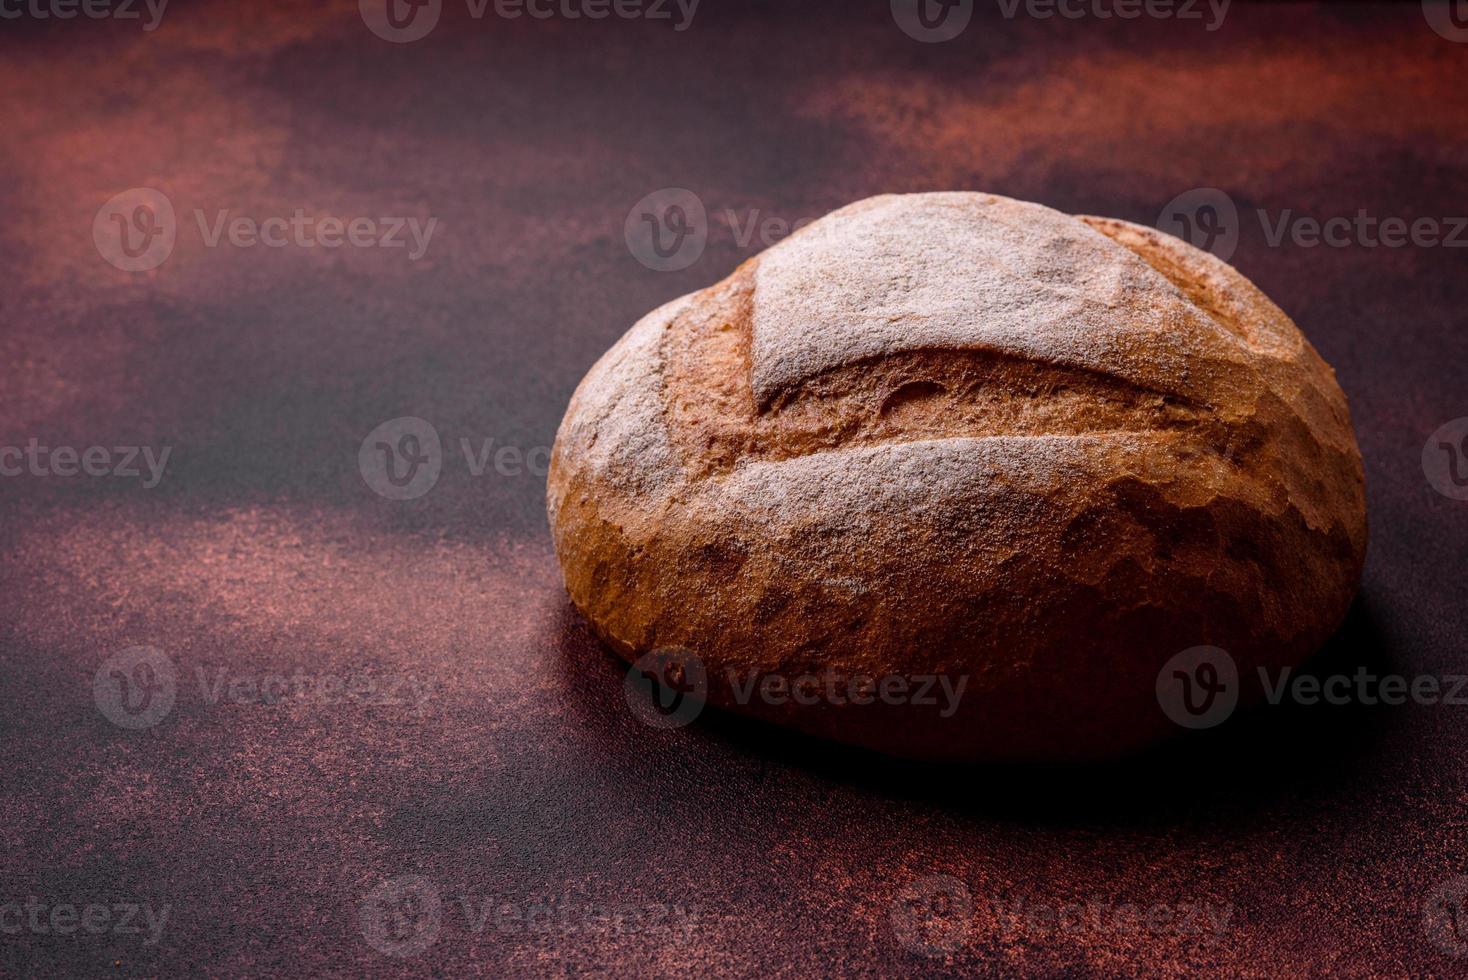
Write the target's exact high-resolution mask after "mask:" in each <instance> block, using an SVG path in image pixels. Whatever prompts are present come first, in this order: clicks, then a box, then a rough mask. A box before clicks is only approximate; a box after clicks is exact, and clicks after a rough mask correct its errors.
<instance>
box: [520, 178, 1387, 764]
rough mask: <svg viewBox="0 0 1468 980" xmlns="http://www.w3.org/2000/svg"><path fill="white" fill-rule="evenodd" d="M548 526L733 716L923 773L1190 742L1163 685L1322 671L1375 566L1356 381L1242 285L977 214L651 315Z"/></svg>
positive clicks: (762, 270)
mask: <svg viewBox="0 0 1468 980" xmlns="http://www.w3.org/2000/svg"><path fill="white" fill-rule="evenodd" d="M548 492H549V509H550V517H551V527H552V532H553V534H554V537H555V541H556V548H557V554H558V556H559V558H560V562H561V567H562V570H563V573H564V575H565V579H566V585H567V589H568V591H569V593H570V595H571V598H572V600H573V602H574V603H575V604H576V605H577V607H578V608H579V609H580V610H581V611H582V613H583V614H584V615H585V616H586V617H587V619H588V620H589V621H590V622H591V624H592V625H593V627H594V628H595V629H596V630H597V632H598V633H599V635H601V636H602V637H603V638H604V639H605V640H607V641H608V642H609V643H610V644H611V645H612V646H613V647H614V648H615V649H617V651H618V652H619V653H621V654H622V655H623V656H625V657H628V658H629V659H631V658H635V657H636V656H638V655H640V654H641V653H645V652H647V651H649V650H652V649H655V648H658V647H664V646H680V647H685V648H687V649H689V650H691V651H693V652H694V653H695V654H696V655H697V656H698V657H699V658H700V659H701V660H703V661H704V663H705V665H706V666H707V667H708V673H709V677H710V700H711V701H713V702H714V703H716V704H721V705H724V706H735V707H738V708H739V710H744V711H747V712H749V713H753V714H756V715H759V716H761V717H764V718H767V719H769V720H774V721H777V722H781V723H786V724H790V725H793V726H795V727H797V728H800V729H802V730H806V731H809V732H812V733H815V734H818V735H822V736H826V737H832V738H837V739H840V740H844V741H849V742H854V743H858V744H862V745H866V746H869V747H872V748H876V749H879V750H883V751H888V752H894V753H898V754H904V755H913V756H918V757H928V758H972V759H1054V758H1076V757H1085V756H1095V755H1106V754H1111V753H1115V752H1119V751H1125V750H1128V749H1131V748H1135V747H1138V746H1140V745H1143V744H1145V743H1147V742H1148V741H1151V740H1152V739H1154V738H1156V737H1158V736H1159V735H1161V734H1163V733H1165V732H1166V730H1167V725H1168V723H1167V721H1166V719H1165V717H1164V716H1163V715H1162V714H1161V712H1160V710H1159V708H1158V706H1157V704H1156V700H1155V686H1154V685H1155V681H1156V675H1157V671H1158V669H1159V668H1160V667H1161V665H1162V664H1163V663H1164V662H1165V661H1166V660H1167V659H1168V658H1169V657H1171V656H1172V655H1173V654H1175V653H1177V652H1178V651H1180V650H1182V649H1185V648H1188V647H1192V646H1199V645H1213V646H1220V647H1223V648H1225V649H1227V650H1229V651H1230V653H1231V654H1232V655H1233V656H1234V657H1235V659H1236V660H1237V661H1238V663H1239V666H1240V670H1241V673H1246V674H1252V673H1253V667H1254V666H1258V665H1269V666H1275V665H1284V664H1291V663H1296V662H1298V661H1300V660H1301V659H1303V658H1304V657H1306V656H1308V654H1309V653H1310V652H1312V651H1313V650H1314V649H1315V648H1316V647H1317V646H1318V645H1319V643H1321V642H1322V641H1323V640H1324V639H1325V638H1326V636H1328V635H1329V633H1330V632H1331V630H1332V629H1333V628H1334V627H1335V625H1336V624H1337V623H1338V622H1339V620H1340V618H1341V616H1343V615H1344V612H1345V609H1346V606H1347V605H1348V604H1349V601H1350V599H1351V597H1352V595H1353V593H1354V590H1355V586H1356V582H1357V580H1358V578H1359V574H1360V569H1361V564H1362V560H1363V557H1364V551H1365V540H1366V537H1365V536H1366V530H1365V513H1364V497H1363V492H1362V471H1361V461H1360V456H1359V452H1358V450H1357V448H1356V443H1355V437H1354V434H1353V433H1352V430H1351V426H1350V421H1349V415H1348V412H1347V409H1346V403H1345V398H1344V396H1343V395H1342V393H1341V392H1340V389H1339V387H1338V386H1337V385H1336V383H1335V380H1334V375H1333V373H1332V372H1331V370H1330V368H1329V367H1328V366H1327V365H1326V364H1325V363H1324V362H1323V361H1322V360H1321V359H1320V357H1319V356H1318V355H1317V354H1316V353H1315V351H1314V350H1313V348H1311V347H1310V345H1309V344H1308V342H1306V341H1305V340H1304V338H1303V337H1302V336H1301V334H1300V333H1299V331H1298V330H1297V329H1296V327H1295V326H1294V324H1293V323H1291V322H1290V320H1289V318H1288V317H1287V316H1285V314H1284V313H1283V312H1282V311H1280V310H1279V308H1278V307H1277V306H1275V305H1274V304H1273V303H1272V302H1270V301H1269V299H1268V298H1267V297H1265V296H1264V295H1263V294H1262V293H1260V292H1259V290H1258V289H1256V288H1255V287H1254V286H1253V285H1252V284H1250V283H1249V282H1248V281H1247V280H1246V279H1244V278H1243V277H1242V276H1241V275H1240V274H1239V273H1238V272H1236V271H1235V270H1233V269H1232V268H1231V267H1229V266H1227V265H1226V264H1224V263H1222V262H1219V261H1218V260H1216V259H1214V258H1213V257H1212V256H1210V255H1208V254H1206V253H1203V252H1201V251H1198V250H1196V249H1194V248H1192V247H1191V246H1189V245H1187V244H1185V243H1183V242H1181V241H1178V240H1176V239H1173V238H1171V237H1169V236H1165V235H1162V234H1160V233H1158V232H1156V231H1153V230H1151V229H1147V228H1143V227H1139V226H1136V225H1131V224H1128V223H1126V222H1120V221H1115V220H1111V219H1105V218H1091V217H1080V218H1076V217H1070V216H1067V215H1064V214H1061V213H1059V212H1056V211H1053V210H1050V209H1048V208H1044V207H1041V206H1039V205H1034V204H1027V203H1023V202H1018V201H1011V200H1008V199H1005V198H1001V197H996V196H993V195H984V194H916V195H901V196H884V197H879V198H873V199H870V200H868V201H862V202H859V203H857V204H854V205H851V206H850V207H847V208H844V209H842V210H840V211H837V212H835V213H833V214H832V215H829V216H827V217H826V218H824V219H822V220H821V221H819V222H816V223H815V224H813V225H810V226H809V227H807V228H805V229H803V230H802V231H800V232H798V233H797V234H796V235H794V236H792V237H791V238H790V239H787V240H786V241H785V242H782V243H781V244H779V245H777V246H775V247H773V248H771V249H769V250H767V251H766V252H764V253H762V254H761V255H759V256H756V257H754V258H753V259H751V260H749V261H748V262H746V263H745V264H744V265H743V266H741V267H740V268H739V269H738V270H736V271H735V272H734V274H733V275H731V276H730V277H729V278H728V279H726V280H725V281H723V282H721V283H719V284H717V285H715V286H712V287H710V288H709V289H706V290H704V291H702V292H700V293H696V294H693V295H692V296H688V297H684V298H683V299H680V300H677V301H675V302H674V303H671V304H668V305H667V306H664V307H662V308H661V309H659V310H657V311H655V312H654V313H652V314H649V316H648V317H646V318H644V319H643V320H642V321H640V322H639V323H638V324H637V325H636V326H635V327H633V328H632V330H631V331H629V333H628V334H627V335H626V336H625V337H624V338H623V339H622V340H621V341H619V342H618V344H617V345H616V346H614V347H613V348H612V350H611V351H609V352H608V353H607V355H606V356H605V357H603V359H602V360H601V361H600V362H598V364H597V365H596V366H595V367H594V368H593V369H592V370H591V372H590V373H589V374H588V375H587V377H586V379H585V380H584V381H583V382H582V384H581V386H580V388H578V390H577V393H576V395H575V396H574V397H573V399H572V402H571V406H570V408H569V409H568V411H567V414H566V418H565V420H564V421H563V423H562V426H561V430H560V432H559V434H558V436H557V439H556V445H555V449H554V452H553V456H552V463H551V472H550V478H549V491H548ZM730 670H733V671H736V672H739V673H740V675H741V676H743V675H744V674H745V673H747V672H750V671H753V672H756V673H759V674H782V675H790V676H793V675H796V674H800V673H804V672H809V671H817V670H831V671H839V672H847V673H862V674H869V675H874V676H884V675H903V676H911V675H917V674H929V673H950V674H958V675H962V676H965V677H967V678H969V680H968V686H967V688H966V691H965V694H964V696H963V698H962V700H961V702H960V707H959V710H958V711H957V712H955V713H954V714H952V715H951V716H950V717H945V718H939V717H937V716H936V713H935V712H924V711H922V710H919V709H917V708H915V707H914V706H912V705H907V706H903V707H900V708H899V707H892V706H883V705H871V706H865V707H862V708H860V709H858V708H856V707H854V706H851V705H845V706H839V705H832V704H821V705H815V706H798V707H797V706H792V705H788V704H787V705H769V704H762V703H759V702H758V699H756V700H755V701H754V702H752V703H750V704H748V705H744V706H736V705H734V703H733V699H732V697H731V696H730V693H731V692H730V691H728V690H727V689H726V685H725V684H724V683H723V679H724V678H725V677H727V676H728V672H729V671H730Z"/></svg>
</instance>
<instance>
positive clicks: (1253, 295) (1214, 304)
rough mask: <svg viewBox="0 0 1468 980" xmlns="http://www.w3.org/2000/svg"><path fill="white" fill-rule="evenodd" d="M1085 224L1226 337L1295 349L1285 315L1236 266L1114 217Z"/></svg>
mask: <svg viewBox="0 0 1468 980" xmlns="http://www.w3.org/2000/svg"><path fill="white" fill-rule="evenodd" d="M1080 220H1081V221H1084V222H1085V223H1086V224H1088V225H1090V226H1091V227H1092V228H1094V229H1095V230H1096V231H1098V232H1100V233H1101V234H1103V235H1105V236H1106V237H1107V238H1109V239H1111V240H1112V241H1114V242H1116V244H1118V245H1120V246H1122V247H1123V248H1125V249H1127V250H1128V251H1130V252H1131V253H1132V254H1134V255H1136V256H1137V258H1139V259H1141V260H1142V261H1143V262H1146V263H1147V264H1148V265H1149V266H1151V267H1152V268H1153V269H1154V270H1156V272H1157V274H1158V275H1160V276H1162V277H1163V278H1164V279H1166V280H1167V281H1168V282H1169V283H1171V284H1172V286H1173V288H1175V289H1176V290H1177V291H1178V292H1180V293H1182V295H1183V296H1184V297H1185V298H1186V299H1187V300H1188V302H1190V303H1192V305H1193V306H1194V307H1196V308H1197V309H1198V311H1199V312H1200V313H1202V314H1203V315H1204V316H1206V317H1207V318H1208V319H1209V320H1210V321H1211V322H1212V323H1213V324H1214V325H1215V326H1216V327H1218V328H1219V330H1220V331H1221V332H1222V333H1224V334H1225V335H1227V336H1229V337H1233V338H1237V339H1238V340H1242V341H1243V342H1244V343H1246V344H1248V345H1249V346H1250V347H1253V348H1255V349H1266V348H1269V349H1278V350H1294V349H1295V348H1296V347H1298V345H1291V344H1290V343H1289V342H1288V340H1287V338H1289V337H1292V336H1293V335H1294V329H1293V326H1292V324H1291V323H1290V322H1289V318H1288V317H1286V316H1285V314H1284V311H1283V310H1281V309H1280V308H1279V307H1278V306H1276V305H1275V304H1274V303H1273V302H1272V301H1271V300H1270V299H1269V298H1268V297H1267V296H1265V295H1264V294H1263V293H1262V292H1260V291H1259V289H1258V288H1257V287H1255V286H1254V284H1253V283H1251V282H1249V281H1248V280H1247V279H1245V278H1244V277H1243V275H1242V274H1240V273H1239V272H1238V270H1237V269H1234V268H1233V267H1232V266H1230V265H1228V264H1226V263H1224V262H1221V261H1219V260H1218V259H1216V258H1215V257H1214V256H1212V255H1210V254H1209V253H1207V252H1203V251H1200V250H1198V249H1196V248H1194V247H1192V246H1191V245H1188V244H1186V243H1185V242H1183V241H1181V240H1180V239H1176V238H1173V237H1172V236H1171V235H1167V234H1164V233H1162V232H1159V231H1157V230H1155V229H1152V228H1144V227H1142V226H1141V225H1134V224H1131V223H1130V222H1126V221H1118V220H1116V219H1115V218H1093V217H1089V216H1085V215H1082V216H1080Z"/></svg>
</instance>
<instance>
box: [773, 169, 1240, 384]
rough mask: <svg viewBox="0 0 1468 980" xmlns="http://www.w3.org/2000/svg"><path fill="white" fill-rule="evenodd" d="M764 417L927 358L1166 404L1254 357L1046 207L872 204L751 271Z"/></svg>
mask: <svg viewBox="0 0 1468 980" xmlns="http://www.w3.org/2000/svg"><path fill="white" fill-rule="evenodd" d="M749 276H750V278H751V279H752V281H753V284H754V285H753V288H754V299H753V302H752V306H751V309H750V317H749V320H750V327H749V330H750V335H751V349H752V351H753V358H752V361H751V382H750V383H751V386H752V388H753V392H754V398H755V400H756V402H757V403H759V405H760V406H761V407H762V408H763V407H765V406H768V405H773V404H775V403H777V402H778V400H779V399H781V398H783V397H785V396H786V395H787V394H788V393H789V392H791V391H796V390H799V389H800V388H802V387H804V386H805V385H806V383H807V382H808V381H809V380H810V379H812V378H814V377H815V376H817V375H819V374H821V373H822V372H826V371H831V370H834V369H839V368H843V367H847V366H850V365H852V364H856V363H858V362H863V363H871V362H872V359H876V358H880V359H887V358H892V357H897V356H900V355H904V354H909V353H914V352H921V351H932V350H948V351H976V352H985V351H988V352H994V353H996V354H999V355H1003V356H1007V357H1011V358H1017V359H1027V360H1032V361H1036V362H1041V363H1045V364H1047V365H1057V366H1059V365H1063V366H1065V367H1068V368H1072V369H1075V370H1080V371H1088V372H1095V373H1097V374H1104V375H1108V376H1111V377H1113V378H1115V379H1118V380H1120V381H1122V382H1125V383H1129V384H1133V385H1137V386H1141V387H1145V388H1147V389H1155V390H1160V391H1165V392H1167V393H1169V394H1172V395H1179V396H1182V395H1187V394H1189V393H1191V392H1195V391H1196V389H1195V388H1194V387H1193V386H1192V382H1191V380H1190V378H1189V369H1190V368H1191V367H1192V366H1193V365H1195V364H1196V363H1198V362H1199V361H1200V360H1212V361H1218V362H1226V361H1234V362H1238V361H1240V360H1241V359H1242V358H1245V357H1247V354H1248V348H1247V347H1246V346H1245V345H1244V344H1241V343H1240V341H1239V338H1238V337H1237V336H1236V335H1234V334H1233V333H1231V332H1229V331H1225V330H1220V329H1219V327H1218V325H1217V324H1216V323H1215V322H1214V321H1213V320H1212V319H1210V318H1209V316H1208V315H1207V314H1206V313H1205V312H1204V311H1202V310H1201V309H1199V308H1198V307H1197V306H1196V305H1195V304H1194V303H1193V302H1191V301H1190V300H1189V299H1188V297H1187V296H1185V295H1184V294H1183V293H1182V292H1181V291H1180V290H1179V289H1178V288H1176V287H1175V286H1174V285H1173V284H1172V283H1170V282H1169V281H1168V280H1167V279H1166V278H1165V277H1164V276H1163V275H1162V274H1161V273H1159V272H1158V271H1157V270H1156V269H1155V268H1153V266H1152V265H1150V264H1149V263H1148V262H1147V261H1146V260H1145V259H1144V258H1143V257H1142V256H1140V255H1138V254H1136V252H1134V251H1133V250H1132V249H1130V248H1128V247H1125V246H1124V245H1121V244H1119V243H1118V242H1116V241H1114V240H1113V239H1112V238H1111V237H1109V236H1108V235H1106V234H1102V233H1099V232H1098V231H1097V230H1096V229H1095V228H1093V227H1092V226H1091V225H1089V224H1087V223H1085V222H1083V221H1080V220H1077V219H1076V218H1073V217H1071V216H1069V215H1065V214H1061V213H1060V212H1058V211H1054V210H1052V209H1050V208H1046V207H1042V206H1040V205H1035V204H1026V203H1024V202H1019V201H1008V200H1005V199H1002V198H996V197H992V196H986V195H974V194H918V195H908V196H899V197H886V198H876V199H873V200H871V201H867V202H862V203H861V204H858V205H853V206H852V207H850V208H847V209H843V210H842V211H839V212H837V213H835V214H833V215H829V216H827V217H826V218H824V219H822V220H821V221H818V222H816V223H815V224H813V225H810V226H808V227H806V228H805V229H803V230H802V231H801V232H800V233H799V234H796V235H792V236H791V237H789V238H787V239H786V240H785V241H783V242H780V243H779V244H778V245H776V246H774V247H773V248H770V249H769V250H767V251H766V252H764V253H763V254H761V255H760V256H759V257H758V258H757V259H756V260H754V261H753V262H752V263H751V269H750V270H749Z"/></svg>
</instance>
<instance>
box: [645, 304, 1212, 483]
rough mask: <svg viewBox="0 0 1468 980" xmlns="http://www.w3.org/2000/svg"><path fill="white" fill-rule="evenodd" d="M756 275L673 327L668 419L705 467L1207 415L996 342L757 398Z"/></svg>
mask: <svg viewBox="0 0 1468 980" xmlns="http://www.w3.org/2000/svg"><path fill="white" fill-rule="evenodd" d="M751 292H752V291H751V288H750V285H749V283H748V281H747V277H736V278H735V279H734V280H733V281H732V282H731V283H728V284H725V285H722V286H719V287H715V291H711V292H710V293H709V294H706V297H705V299H704V301H701V302H699V303H695V304H691V305H690V308H689V310H688V312H686V313H685V314H684V315H683V316H681V317H680V318H679V319H678V320H677V321H675V322H674V324H673V325H672V326H671V327H670V329H669V331H668V333H667V334H666V336H665V340H664V347H663V352H664V356H665V358H666V363H667V370H668V374H667V377H666V387H665V389H664V404H665V408H666V411H667V415H668V430H669V432H670V434H671V437H672V439H673V441H674V443H675V445H676V446H677V447H678V452H679V455H680V458H681V461H682V464H683V466H684V468H685V469H686V470H687V471H688V472H689V473H690V475H693V476H696V477H701V476H708V475H711V474H715V473H720V472H727V471H728V470H731V469H733V468H734V467H735V466H736V465H738V464H739V463H741V462H743V461H750V460H769V461H779V460H785V459H793V458H796V457H800V456H807V455H812V454H815V453H823V452H829V451H832V450H838V449H847V448H854V447H860V446H874V445H883V444H894V443H906V442H916V441H921V440H932V439H949V438H955V437H968V438H980V437H987V436H1075V435H1088V434H1101V433H1105V434H1108V435H1114V434H1124V433H1128V432H1131V433H1142V432H1155V431H1163V430H1175V429H1180V428H1194V427H1198V426H1202V425H1206V424H1208V420H1209V419H1211V418H1212V417H1213V416H1212V412H1211V411H1210V410H1209V409H1208V408H1207V407H1206V406H1203V405H1200V404H1197V403H1194V402H1190V401H1188V400H1186V399H1182V398H1178V397H1174V396H1172V395H1169V394H1167V393H1164V392H1160V391H1153V390H1149V389H1147V388H1144V387H1142V386H1139V385H1136V384H1132V383H1130V382H1127V381H1125V380H1122V379H1120V378H1116V377H1114V376H1112V375H1109V374H1106V373H1103V372H1099V371H1087V370H1082V369H1078V368H1073V367H1065V366H1061V365H1057V364H1053V363H1049V362H1045V361H1040V360H1035V359H1031V358H1026V357H1022V356H1017V355H1014V354H1010V353H1006V352H999V351H993V350H982V349H979V350H976V349H972V348H966V349H962V350H918V351H906V352H902V353H896V354H892V355H889V356H885V357H874V358H866V359H862V360H860V361H857V362H854V363H850V364H846V365H843V366H841V367H839V368H834V369H831V370H827V371H823V372H820V373H818V374H816V375H815V376H813V377H811V378H808V379H807V380H806V381H805V382H803V383H802V384H800V385H799V386H797V387H793V388H787V389H786V390H784V391H782V392H781V394H780V396H779V397H778V398H777V399H776V400H775V401H774V402H773V403H772V404H770V405H767V406H764V407H759V406H756V404H755V400H754V393H753V391H752V388H751V384H750V373H749V361H750V336H749V316H748V310H749V305H750V303H751Z"/></svg>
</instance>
